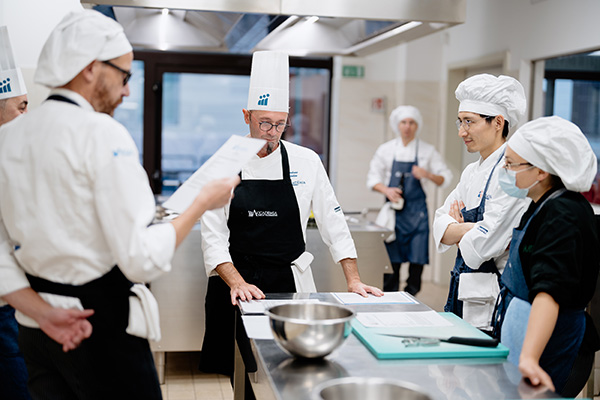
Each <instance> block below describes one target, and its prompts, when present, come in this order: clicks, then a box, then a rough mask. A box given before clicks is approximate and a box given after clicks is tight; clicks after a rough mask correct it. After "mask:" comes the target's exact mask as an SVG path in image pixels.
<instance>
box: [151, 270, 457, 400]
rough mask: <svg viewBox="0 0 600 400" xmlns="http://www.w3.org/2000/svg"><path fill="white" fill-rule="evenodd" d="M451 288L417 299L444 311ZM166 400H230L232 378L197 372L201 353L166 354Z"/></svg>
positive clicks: (429, 289) (429, 286)
mask: <svg viewBox="0 0 600 400" xmlns="http://www.w3.org/2000/svg"><path fill="white" fill-rule="evenodd" d="M447 294H448V288H447V287H446V286H439V285H435V284H433V283H429V282H424V283H423V288H422V290H421V292H419V294H417V298H418V299H419V300H420V301H422V302H423V303H425V304H427V305H429V306H430V307H431V308H433V309H434V310H436V311H442V309H443V308H444V303H445V302H446V295H447ZM165 364H166V365H165V384H164V385H161V389H162V391H163V398H164V400H199V399H202V400H231V399H233V391H232V389H231V384H230V383H229V378H228V377H225V376H223V375H215V374H204V373H202V372H200V371H198V353H167V354H166V363H165Z"/></svg>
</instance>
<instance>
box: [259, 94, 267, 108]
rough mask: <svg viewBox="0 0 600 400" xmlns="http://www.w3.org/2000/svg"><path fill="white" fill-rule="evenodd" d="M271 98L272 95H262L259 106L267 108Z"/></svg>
mask: <svg viewBox="0 0 600 400" xmlns="http://www.w3.org/2000/svg"><path fill="white" fill-rule="evenodd" d="M269 96H270V94H269V93H267V94H261V95H260V96H258V105H259V106H266V105H267V104H268V103H269Z"/></svg>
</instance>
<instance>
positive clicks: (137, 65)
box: [115, 60, 144, 163]
mask: <svg viewBox="0 0 600 400" xmlns="http://www.w3.org/2000/svg"><path fill="white" fill-rule="evenodd" d="M131 71H132V72H133V75H131V79H130V80H129V96H128V97H124V98H123V103H121V105H120V106H119V107H117V109H116V110H115V119H116V120H117V121H119V122H120V123H122V124H123V125H125V128H127V130H128V131H129V133H130V134H131V137H132V138H133V141H134V142H135V144H136V146H137V148H138V151H139V152H140V162H142V163H143V159H144V151H143V150H144V148H143V140H144V124H143V120H144V62H143V61H138V60H134V61H133V63H132V65H131Z"/></svg>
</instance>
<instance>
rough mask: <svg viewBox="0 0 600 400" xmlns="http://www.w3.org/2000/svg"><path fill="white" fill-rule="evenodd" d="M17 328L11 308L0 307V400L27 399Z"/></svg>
mask: <svg viewBox="0 0 600 400" xmlns="http://www.w3.org/2000/svg"><path fill="white" fill-rule="evenodd" d="M18 335H19V326H18V324H17V321H16V320H15V310H14V309H13V308H12V307H11V306H8V305H6V306H2V307H0V399H15V400H21V399H27V400H30V399H31V397H30V396H29V392H28V391H27V368H26V367H25V360H23V354H21V352H20V351H19V344H18V343H17V338H18Z"/></svg>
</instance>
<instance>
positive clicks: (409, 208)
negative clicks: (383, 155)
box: [385, 140, 429, 265]
mask: <svg viewBox="0 0 600 400" xmlns="http://www.w3.org/2000/svg"><path fill="white" fill-rule="evenodd" d="M415 144H416V150H415V160H414V161H396V159H395V158H394V162H393V164H392V174H391V177H390V183H389V185H388V186H389V187H398V186H399V184H400V182H401V181H402V182H403V185H402V186H403V187H402V197H403V198H404V207H403V208H402V210H396V212H395V215H396V225H395V231H396V239H395V240H394V241H393V242H391V243H386V244H385V247H386V249H387V252H388V255H389V257H390V261H391V262H392V263H398V264H401V263H403V262H407V261H408V262H410V263H414V264H421V265H424V264H429V223H428V220H429V218H428V216H427V203H426V201H425V200H426V196H425V192H424V191H423V187H422V186H421V181H420V180H419V179H417V178H415V177H414V176H413V174H412V172H411V171H412V167H413V166H414V165H417V166H418V165H419V160H418V155H419V142H418V140H417V142H416V143H415ZM402 178H403V179H402Z"/></svg>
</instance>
